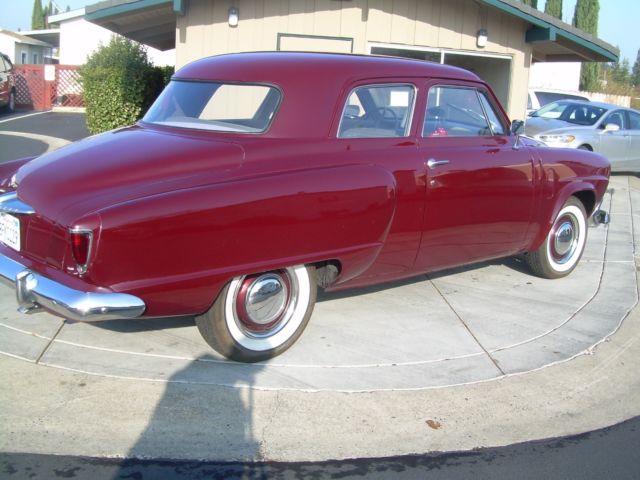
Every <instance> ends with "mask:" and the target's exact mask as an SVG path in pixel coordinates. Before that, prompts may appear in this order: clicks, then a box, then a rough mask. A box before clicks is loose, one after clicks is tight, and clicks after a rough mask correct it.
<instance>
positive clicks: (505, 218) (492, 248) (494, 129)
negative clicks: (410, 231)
mask: <svg viewBox="0 0 640 480" xmlns="http://www.w3.org/2000/svg"><path fill="white" fill-rule="evenodd" d="M427 89H428V98H427V105H426V111H425V115H424V121H423V128H422V136H421V140H420V146H419V150H420V153H421V155H422V159H423V161H424V162H425V164H426V167H427V168H426V171H427V186H426V206H425V220H424V227H423V236H422V240H421V244H420V250H419V254H418V258H417V265H418V266H419V267H420V268H422V269H424V270H436V269H442V268H447V267H452V266H456V265H460V264H463V263H469V262H473V261H480V260H485V259H490V258H496V257H502V256H507V255H510V254H514V253H516V252H519V251H521V250H522V249H523V248H525V244H526V234H527V230H528V227H529V223H530V219H531V215H532V211H533V205H534V197H535V189H534V176H533V166H534V160H533V156H532V154H531V151H530V150H529V149H528V148H526V147H522V148H520V147H519V146H518V145H517V144H515V137H514V136H512V135H510V134H509V133H508V129H507V125H508V123H507V120H506V117H505V116H504V115H503V114H502V112H501V110H500V109H499V108H498V107H497V105H498V104H497V101H496V100H495V97H494V96H493V95H492V94H490V93H489V91H488V90H487V89H486V88H484V87H483V86H481V85H477V84H467V83H463V82H433V83H429V84H427Z"/></svg>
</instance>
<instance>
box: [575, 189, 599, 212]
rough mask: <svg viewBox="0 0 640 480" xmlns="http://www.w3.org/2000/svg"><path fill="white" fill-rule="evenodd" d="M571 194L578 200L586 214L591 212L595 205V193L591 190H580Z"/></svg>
mask: <svg viewBox="0 0 640 480" xmlns="http://www.w3.org/2000/svg"><path fill="white" fill-rule="evenodd" d="M573 196H574V197H576V198H577V199H578V200H580V202H581V203H582V205H583V206H584V209H585V211H586V212H587V216H589V215H591V214H592V213H593V209H594V208H595V206H596V195H595V194H594V193H593V192H590V191H588V190H583V191H581V192H575V193H574V194H573Z"/></svg>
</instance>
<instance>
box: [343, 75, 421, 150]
mask: <svg viewBox="0 0 640 480" xmlns="http://www.w3.org/2000/svg"><path fill="white" fill-rule="evenodd" d="M415 96H416V94H415V88H414V86H413V85H404V84H397V85H367V86H363V87H358V88H356V89H354V90H353V91H352V92H351V94H350V95H349V97H348V98H347V103H346V105H345V106H344V109H343V110H342V118H341V120H340V127H339V128H338V137H340V138H382V137H406V136H407V135H409V131H410V129H411V118H412V114H413V106H414V102H415Z"/></svg>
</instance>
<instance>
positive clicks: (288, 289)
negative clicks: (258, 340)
mask: <svg viewBox="0 0 640 480" xmlns="http://www.w3.org/2000/svg"><path fill="white" fill-rule="evenodd" d="M295 295H296V289H295V282H294V283H293V284H292V283H291V279H290V277H289V275H287V273H286V272H285V271H274V272H268V273H263V274H260V275H255V276H247V277H244V278H243V279H242V280H241V283H240V286H239V288H238V290H237V294H236V297H235V302H234V304H235V305H234V316H235V318H236V323H237V324H238V326H239V327H240V328H241V329H242V330H243V331H244V332H245V334H247V335H249V336H251V337H266V336H269V335H273V334H275V333H277V332H278V331H279V330H280V329H281V328H283V327H284V325H286V323H287V321H288V319H289V317H290V315H291V307H292V297H294V296H295ZM294 303H295V302H294Z"/></svg>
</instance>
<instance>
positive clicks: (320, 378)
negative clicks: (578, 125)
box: [0, 178, 638, 392]
mask: <svg viewBox="0 0 640 480" xmlns="http://www.w3.org/2000/svg"><path fill="white" fill-rule="evenodd" d="M604 203H605V208H606V209H607V210H609V211H611V213H612V216H613V217H614V218H615V221H614V222H612V224H611V226H610V227H609V228H592V229H590V231H589V241H588V247H587V250H586V251H585V254H584V256H583V259H582V261H581V263H580V265H579V267H578V268H577V270H576V271H575V272H574V273H573V274H572V275H570V276H569V277H567V278H565V279H562V280H543V279H540V278H537V277H534V276H532V275H531V274H529V272H528V270H527V269H526V266H524V265H523V264H522V263H521V262H519V261H518V260H517V259H507V260H504V261H499V262H494V263H490V264H482V265H477V266H473V267H470V268H463V269H459V270H457V271H450V272H443V273H441V274H437V275H434V276H432V277H420V278H417V279H414V280H411V281H406V282H403V283H399V284H392V285H385V286H381V287H376V288H369V289H362V290H358V291H350V292H346V293H338V294H324V295H322V296H321V299H320V301H319V302H318V304H317V307H316V310H315V312H314V315H313V317H312V321H311V323H310V326H309V327H308V329H307V331H306V332H305V334H304V335H303V337H302V338H301V340H300V341H299V342H298V343H297V344H296V345H295V346H294V347H293V348H292V349H290V350H289V351H288V352H286V353H285V354H284V355H282V356H280V357H278V358H276V359H274V360H272V361H270V362H266V363H261V364H253V365H238V364H235V363H231V362H226V361H225V360H224V359H222V358H221V357H218V356H216V354H215V353H214V352H213V351H212V350H211V349H210V348H209V347H208V346H207V345H206V343H205V342H204V341H203V340H202V339H201V337H200V335H199V333H198V331H197V329H196V328H195V326H194V321H193V319H192V318H184V319H160V320H128V321H121V322H120V321H118V322H104V323H102V324H100V325H96V324H83V323H74V322H64V321H62V320H60V319H58V318H56V317H53V316H51V315H48V314H38V315H32V316H29V317H25V316H23V315H20V314H18V313H17V312H14V310H15V309H14V305H13V303H14V300H13V292H12V291H11V290H10V289H2V291H0V302H1V305H2V307H1V308H2V309H1V310H0V311H1V312H2V316H3V320H2V322H1V324H0V331H1V332H2V334H1V335H0V351H1V352H4V353H7V354H10V355H12V356H14V357H17V358H22V359H25V360H27V361H32V362H36V361H37V362H38V363H39V364H41V365H43V366H48V367H55V368H63V369H69V370H73V371H77V372H84V373H88V374H93V375H106V376H113V377H119V378H127V379H144V380H153V381H168V382H191V383H198V384H209V385H220V386H234V387H251V388H258V389H272V390H301V391H340V392H357V391H380V390H396V391H397V390H415V389H426V388H432V387H444V386H453V385H459V384H465V383H473V382H481V381H486V380H491V379H497V378H501V377H504V376H506V375H511V374H518V373H523V372H527V371H531V370H536V369H539V368H542V367H545V366H548V365H552V364H554V363H557V362H561V361H565V360H568V359H571V358H573V357H575V356H576V355H580V354H584V353H588V352H590V351H591V349H592V348H593V347H594V346H595V345H597V344H598V343H600V342H601V341H603V340H604V339H606V338H607V337H609V336H610V335H611V334H613V333H614V332H615V331H616V330H617V329H618V327H619V326H620V323H621V322H622V320H623V319H624V318H625V316H626V315H627V314H628V313H629V311H630V310H631V309H632V308H633V307H634V306H635V304H636V303H637V300H638V297H637V288H636V285H637V281H636V270H635V265H634V258H633V254H634V251H633V248H632V246H633V244H634V232H633V225H632V221H631V220H632V217H631V216H630V215H629V212H630V211H631V191H630V189H629V188H628V185H627V184H626V178H616V179H614V181H613V182H612V188H611V189H610V193H608V194H607V197H606V199H605V202H604ZM88 358H90V359H91V361H87V359H88Z"/></svg>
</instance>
